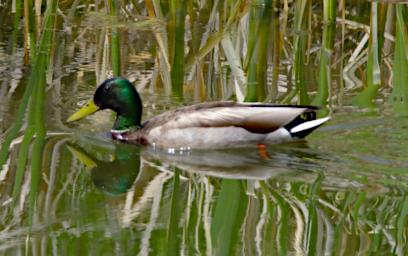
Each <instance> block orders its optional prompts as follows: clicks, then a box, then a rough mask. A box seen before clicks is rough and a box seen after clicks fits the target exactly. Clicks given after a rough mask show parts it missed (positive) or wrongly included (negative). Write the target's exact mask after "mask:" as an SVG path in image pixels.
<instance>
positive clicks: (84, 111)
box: [67, 100, 99, 122]
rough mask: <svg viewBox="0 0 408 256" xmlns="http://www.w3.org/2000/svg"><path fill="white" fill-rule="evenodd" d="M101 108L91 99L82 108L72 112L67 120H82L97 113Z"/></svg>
mask: <svg viewBox="0 0 408 256" xmlns="http://www.w3.org/2000/svg"><path fill="white" fill-rule="evenodd" d="M98 110H99V107H98V106H96V105H95V103H94V102H93V100H90V101H89V102H88V103H87V104H86V105H85V106H83V107H82V108H81V109H80V110H78V111H77V112H75V113H74V114H72V115H71V116H70V117H68V119H67V122H74V121H77V120H80V119H82V118H84V117H86V116H88V115H90V114H92V113H95V112H96V111H98Z"/></svg>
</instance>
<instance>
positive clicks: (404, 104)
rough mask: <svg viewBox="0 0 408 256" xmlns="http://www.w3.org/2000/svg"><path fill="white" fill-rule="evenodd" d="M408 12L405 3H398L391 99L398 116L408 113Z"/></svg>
mask: <svg viewBox="0 0 408 256" xmlns="http://www.w3.org/2000/svg"><path fill="white" fill-rule="evenodd" d="M407 14H408V12H407V11H406V8H405V6H404V5H402V4H398V5H396V35H395V48H394V66H393V79H392V84H393V88H392V93H391V97H390V101H391V104H392V106H393V109H394V113H395V114H396V115H397V116H406V115H408V86H407V81H408V31H407V23H406V22H405V20H404V17H406V16H405V15H407Z"/></svg>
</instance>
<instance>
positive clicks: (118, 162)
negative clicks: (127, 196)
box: [68, 135, 326, 195]
mask: <svg viewBox="0 0 408 256" xmlns="http://www.w3.org/2000/svg"><path fill="white" fill-rule="evenodd" d="M68 147H69V149H70V151H71V152H72V153H73V154H74V155H75V157H76V158H77V159H79V160H80V161H81V162H82V163H83V164H85V165H86V167H87V168H88V169H90V170H91V177H92V180H93V183H94V184H95V186H96V187H97V188H98V189H100V190H102V191H103V192H105V193H107V194H111V195H117V194H121V193H125V192H126V191H127V190H128V189H129V188H131V187H132V185H134V187H139V189H141V187H143V185H146V184H145V183H146V182H148V181H147V180H149V178H147V179H146V178H145V177H152V176H154V175H156V174H157V173H158V172H161V171H165V172H166V171H167V172H172V171H174V168H178V169H181V170H182V171H185V172H186V173H187V174H188V173H198V174H202V175H206V176H213V177H218V178H226V179H241V180H265V179H270V178H273V177H277V176H282V175H284V176H285V177H298V176H299V175H300V174H304V173H308V172H310V171H313V170H316V169H317V168H318V161H316V160H317V159H320V158H325V157H326V156H325V155H323V154H320V153H317V152H316V151H315V150H311V149H310V148H308V146H307V144H306V143H305V142H303V143H297V144H291V145H281V146H279V147H268V148H267V151H266V153H267V154H266V155H265V154H260V152H258V149H257V148H256V147H254V148H241V149H228V150H205V151H204V150H202V151H200V150H195V151H176V152H174V151H171V152H169V151H167V150H160V149H154V148H152V147H137V146H134V145H128V144H123V143H118V142H116V141H112V140H110V139H108V138H105V137H102V136H97V135H81V136H76V138H75V139H74V140H73V143H71V144H70V145H69V146H68ZM141 163H142V164H141ZM142 166H145V167H144V168H143V167H142ZM149 166H150V168H147V167H149ZM151 167H153V168H151ZM152 169H155V170H154V171H152ZM152 172H153V173H152ZM135 183H140V184H138V185H136V184H135Z"/></svg>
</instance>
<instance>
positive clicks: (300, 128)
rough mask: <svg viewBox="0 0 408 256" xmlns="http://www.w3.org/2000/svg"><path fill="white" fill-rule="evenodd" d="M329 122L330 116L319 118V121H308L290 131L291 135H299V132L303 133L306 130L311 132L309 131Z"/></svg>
mask: <svg viewBox="0 0 408 256" xmlns="http://www.w3.org/2000/svg"><path fill="white" fill-rule="evenodd" d="M329 120H330V117H329V116H328V117H324V118H319V119H316V120H312V121H307V122H304V123H302V124H299V125H297V126H295V127H293V128H292V129H290V133H297V132H301V131H304V130H309V129H311V128H313V127H317V126H320V125H322V124H323V123H325V122H327V121H329Z"/></svg>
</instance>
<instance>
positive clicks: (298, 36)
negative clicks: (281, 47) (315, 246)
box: [282, 0, 308, 104]
mask: <svg viewBox="0 0 408 256" xmlns="http://www.w3.org/2000/svg"><path fill="white" fill-rule="evenodd" d="M307 2H308V0H296V2H295V14H294V24H293V26H294V27H293V29H294V35H293V53H292V56H293V59H292V60H293V66H292V70H291V72H292V74H291V80H290V83H291V85H292V86H291V87H288V93H287V95H286V96H285V97H284V99H283V100H282V102H283V103H290V102H291V100H292V99H293V98H294V97H295V96H298V97H299V99H298V103H299V104H307V103H308V97H307V95H306V89H307V88H306V81H305V68H304V63H305V50H306V35H305V32H304V31H305V30H306V28H307V27H308V26H307V23H308V22H307V19H306V16H307V14H306V12H307V10H306V4H307Z"/></svg>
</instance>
